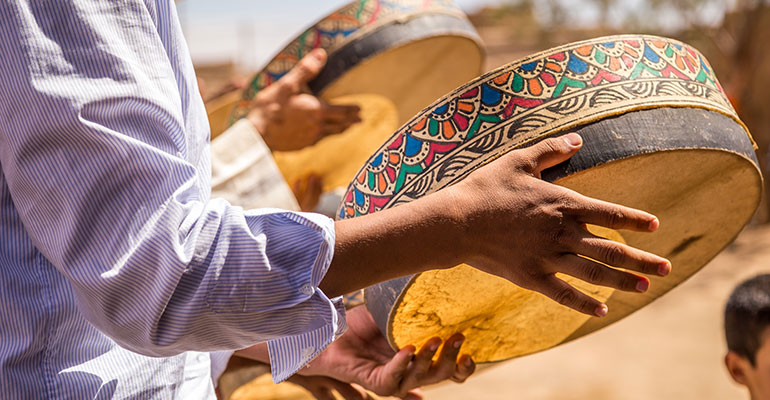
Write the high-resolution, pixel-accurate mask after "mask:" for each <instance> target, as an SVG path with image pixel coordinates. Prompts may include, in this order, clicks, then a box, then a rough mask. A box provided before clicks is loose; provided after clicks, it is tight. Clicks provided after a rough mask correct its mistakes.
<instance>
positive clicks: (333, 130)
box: [316, 122, 352, 142]
mask: <svg viewBox="0 0 770 400" xmlns="http://www.w3.org/2000/svg"><path fill="white" fill-rule="evenodd" d="M351 125H352V123H326V122H324V123H323V124H321V129H320V132H319V134H318V137H317V138H316V142H318V141H319V140H321V139H323V138H325V137H327V136H331V135H336V134H338V133H342V132H344V131H345V130H346V129H348V128H350V126H351Z"/></svg>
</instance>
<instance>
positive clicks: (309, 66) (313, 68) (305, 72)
mask: <svg viewBox="0 0 770 400" xmlns="http://www.w3.org/2000/svg"><path fill="white" fill-rule="evenodd" d="M324 65H326V51H325V50H324V49H320V48H319V49H315V50H313V51H311V52H310V53H308V54H307V55H306V56H305V57H303V58H302V59H301V60H299V62H298V63H297V65H295V66H294V68H292V69H291V70H290V71H289V72H287V73H286V75H284V76H283V77H282V78H281V79H280V80H279V81H278V82H279V83H280V84H281V85H282V86H284V87H286V88H287V89H290V90H291V91H293V92H294V93H298V92H299V91H301V88H302V87H303V86H304V85H305V84H306V83H308V82H310V81H311V80H313V78H315V77H316V76H317V75H318V73H319V72H321V70H322V69H323V67H324Z"/></svg>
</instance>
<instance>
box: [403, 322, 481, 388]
mask: <svg viewBox="0 0 770 400" xmlns="http://www.w3.org/2000/svg"><path fill="white" fill-rule="evenodd" d="M464 340H465V337H464V336H463V335H462V334H460V333H455V334H454V335H452V336H450V337H449V339H447V340H446V341H445V342H444V345H443V346H442V347H441V352H440V353H439V355H438V358H437V360H436V361H435V363H434V362H433V358H434V356H435V355H436V351H437V350H438V348H439V346H441V338H438V337H434V338H431V339H430V340H428V341H427V342H426V343H425V344H424V345H423V347H422V348H421V349H420V351H419V352H418V353H417V354H415V356H414V360H412V363H411V364H410V365H409V368H408V369H407V371H406V374H405V375H404V377H403V379H402V380H401V384H400V386H399V393H407V392H408V391H410V390H412V389H415V388H419V387H421V386H423V385H430V384H433V383H437V382H441V381H444V380H447V379H452V380H455V381H459V382H462V381H464V380H465V379H466V378H467V377H468V376H469V375H470V374H471V373H473V368H475V367H472V368H471V369H470V370H468V366H467V365H466V366H459V365H457V355H458V353H459V352H460V347H461V346H462V344H463V341H464ZM402 398H406V397H404V396H403V395H402Z"/></svg>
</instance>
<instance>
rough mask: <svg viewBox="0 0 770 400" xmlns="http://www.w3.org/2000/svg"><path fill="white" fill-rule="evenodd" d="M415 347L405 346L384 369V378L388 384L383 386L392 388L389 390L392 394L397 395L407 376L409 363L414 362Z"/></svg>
mask: <svg viewBox="0 0 770 400" xmlns="http://www.w3.org/2000/svg"><path fill="white" fill-rule="evenodd" d="M415 350H416V349H415V348H414V346H404V348H402V349H401V350H399V351H398V353H396V355H395V356H393V358H392V359H390V361H388V363H387V364H385V366H384V368H383V374H384V375H383V376H384V379H385V380H387V382H385V383H384V385H383V386H385V387H387V388H392V390H388V392H390V393H395V392H396V390H397V388H398V387H399V385H400V383H401V382H402V380H403V379H404V376H405V375H406V371H407V368H408V367H409V362H410V361H412V357H414V352H415Z"/></svg>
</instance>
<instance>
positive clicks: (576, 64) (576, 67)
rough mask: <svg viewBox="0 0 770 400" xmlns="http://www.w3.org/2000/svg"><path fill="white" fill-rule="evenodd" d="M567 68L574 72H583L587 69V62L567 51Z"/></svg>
mask: <svg viewBox="0 0 770 400" xmlns="http://www.w3.org/2000/svg"><path fill="white" fill-rule="evenodd" d="M567 69H569V70H570V71H572V72H574V73H576V74H584V73H586V71H588V64H586V62H585V61H583V60H581V59H579V58H577V57H576V56H575V55H574V54H572V53H569V62H568V63H567Z"/></svg>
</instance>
